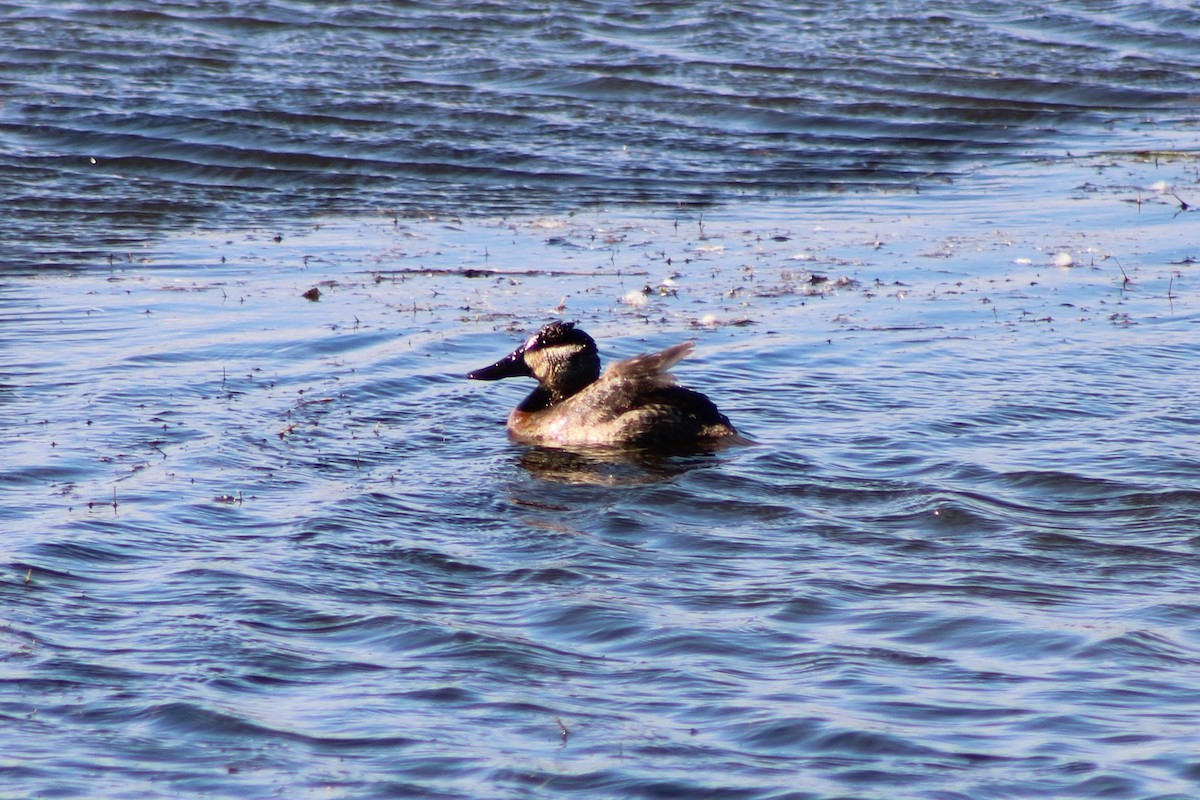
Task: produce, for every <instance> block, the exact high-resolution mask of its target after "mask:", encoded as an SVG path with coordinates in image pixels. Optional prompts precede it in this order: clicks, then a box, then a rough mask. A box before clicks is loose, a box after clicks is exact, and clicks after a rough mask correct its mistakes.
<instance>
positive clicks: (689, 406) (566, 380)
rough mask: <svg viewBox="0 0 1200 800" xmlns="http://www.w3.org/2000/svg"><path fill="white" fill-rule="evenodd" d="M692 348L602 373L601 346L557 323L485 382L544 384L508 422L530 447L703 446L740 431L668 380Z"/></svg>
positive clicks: (484, 374) (480, 372)
mask: <svg viewBox="0 0 1200 800" xmlns="http://www.w3.org/2000/svg"><path fill="white" fill-rule="evenodd" d="M692 347H693V345H692V343H691V342H684V343H682V344H677V345H674V346H673V347H668V348H667V349H666V350H663V351H661V352H658V353H648V354H643V355H640V356H634V357H633V358H628V359H625V360H624V361H618V362H616V363H615V364H612V365H610V366H609V368H608V369H607V370H606V371H605V373H604V374H603V375H601V374H600V355H599V353H597V352H596V342H595V341H594V340H593V339H592V337H591V336H588V335H587V334H586V333H584V332H583V331H582V330H580V329H579V328H576V327H575V323H573V322H551V323H550V324H549V325H546V326H545V327H543V328H542V329H541V330H540V331H538V332H537V333H535V334H534V335H533V336H530V337H529V339H528V340H527V341H526V342H525V344H523V345H521V346H520V347H518V348H517V349H516V350H514V351H512V353H510V354H509V355H507V356H505V357H504V358H502V359H500V360H499V361H497V362H496V363H495V364H492V365H491V366H490V367H484V368H483V369H477V370H475V371H474V372H472V373H470V374H469V375H467V377H468V378H470V379H472V380H477V381H494V380H498V379H500V378H518V377H520V378H536V379H537V382H538V386H537V388H536V389H534V390H533V392H532V393H530V395H529V396H528V397H526V398H525V399H524V400H523V401H521V404H520V405H518V406H517V408H516V409H515V410H514V411H513V412H512V414H511V415H510V416H509V418H508V433H509V436H511V437H512V438H513V439H514V440H516V441H518V442H522V443H524V444H549V445H556V444H557V445H643V446H658V447H672V446H676V447H679V446H684V447H689V446H695V445H697V444H701V443H704V442H714V441H717V440H721V439H725V438H727V437H736V436H737V431H736V430H734V427H733V425H731V424H730V423H729V420H728V418H726V416H725V415H724V414H722V413H721V412H720V411H718V410H717V407H716V406H715V405H713V402H712V401H711V400H709V399H708V398H707V397H705V396H704V395H702V394H700V393H699V392H696V391H693V390H691V389H687V388H684V387H683V386H680V385H679V384H678V383H676V382H675V378H674V377H673V376H671V375H670V374H668V373H667V370H669V369H670V368H671V367H673V366H674V365H675V364H676V363H678V362H679V360H680V359H682V358H683V357H684V356H686V355H687V354H688V353H690V352H691V351H692Z"/></svg>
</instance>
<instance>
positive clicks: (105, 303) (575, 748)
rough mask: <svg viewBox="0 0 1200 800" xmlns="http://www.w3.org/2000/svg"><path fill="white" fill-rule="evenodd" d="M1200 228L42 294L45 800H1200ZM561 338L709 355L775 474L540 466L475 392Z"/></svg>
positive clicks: (984, 178)
mask: <svg viewBox="0 0 1200 800" xmlns="http://www.w3.org/2000/svg"><path fill="white" fill-rule="evenodd" d="M1034 178H1036V179H1034ZM1156 187H1157V188H1156ZM1196 193H1197V184H1196V178H1195V162H1194V161H1193V160H1188V159H1176V160H1173V161H1159V162H1158V163H1155V162H1154V160H1153V159H1135V158H1131V157H1128V156H1116V155H1114V156H1111V157H1105V158H1102V159H1095V160H1091V161H1087V162H1070V161H1063V162H1047V163H1046V164H1044V165H1042V166H1041V167H1040V168H1039V174H1037V175H1036V176H1031V175H1030V172H1029V170H1028V169H1026V168H1024V167H1019V166H1014V167H1012V168H1011V169H1008V170H1002V171H991V172H986V173H982V174H980V175H979V176H977V177H976V178H975V179H974V180H973V181H971V182H967V183H965V184H964V185H963V186H962V188H961V191H960V192H959V193H957V194H953V193H948V194H946V195H943V196H941V197H939V198H933V199H930V200H929V201H928V202H927V203H922V202H920V201H919V200H918V201H914V200H913V199H912V198H908V199H907V200H904V201H901V200H900V199H897V198H887V197H878V198H876V199H875V200H874V201H873V202H871V203H864V202H863V201H862V199H860V198H842V199H829V200H828V201H827V202H824V203H821V204H805V205H794V204H793V205H789V206H782V205H776V206H771V207H767V208H762V207H758V208H756V209H755V215H754V216H753V217H747V216H741V215H739V213H738V212H737V211H736V210H726V211H725V212H723V213H713V214H706V215H703V216H700V215H696V214H684V215H679V216H672V215H669V214H657V215H656V214H643V215H634V214H631V213H629V212H628V211H612V212H605V211H597V210H594V209H593V210H589V211H581V212H578V213H576V214H574V215H566V214H564V215H555V216H544V217H530V216H522V217H513V218H506V219H499V218H497V219H490V220H470V219H466V220H464V219H457V218H453V217H448V216H439V217H435V218H417V217H413V216H391V215H375V216H362V217H354V218H329V219H326V220H322V221H321V223H320V224H319V225H313V226H310V227H309V228H307V229H306V230H304V231H300V232H292V231H287V232H284V234H283V235H279V233H280V232H279V231H277V230H272V229H257V228H256V229H252V230H247V229H239V228H231V229H229V230H227V231H225V232H222V233H221V234H219V235H214V234H196V235H194V236H177V237H173V238H171V239H169V240H167V241H164V242H162V243H161V244H158V245H155V246H150V247H144V248H140V249H137V250H132V249H120V250H117V249H114V250H113V251H112V252H111V254H106V255H105V256H102V257H100V258H98V259H97V260H96V262H95V263H93V264H90V265H89V266H88V268H87V269H82V270H77V271H64V272H59V273H54V274H43V275H40V276H34V277H12V278H7V279H6V280H5V284H4V286H3V294H2V297H3V300H2V303H3V307H2V309H0V312H2V313H3V315H4V319H5V323H4V324H5V332H6V335H5V339H4V343H3V351H2V352H3V353H4V356H5V358H4V365H5V366H4V373H3V376H2V377H0V408H2V410H3V413H4V418H5V425H4V428H3V433H2V434H0V436H2V440H0V441H2V446H3V452H4V460H3V466H2V468H0V488H2V490H3V504H2V506H0V519H2V524H3V529H4V531H5V535H4V537H3V541H2V542H0V554H2V557H0V561H2V562H3V564H4V578H3V581H0V594H2V595H3V598H4V603H3V607H4V609H5V610H4V612H3V616H2V617H0V714H2V715H3V717H4V720H5V727H6V731H7V732H6V734H5V735H4V736H3V740H4V743H5V744H4V747H3V748H0V773H2V774H3V776H4V782H5V785H6V786H10V787H14V786H15V787H20V789H19V790H18V791H19V792H20V793H21V794H23V795H29V796H38V795H41V796H60V797H67V796H80V797H82V796H88V797H96V796H141V797H178V796H190V795H201V796H203V795H220V796H241V797H258V796H269V795H286V796H289V797H304V796H313V797H317V796H319V797H354V798H364V797H397V796H414V797H447V798H451V797H453V798H459V797H461V798H475V797H581V796H594V797H646V798H649V797H702V796H710V797H731V798H733V797H740V798H780V797H789V798H833V797H880V798H882V797H888V798H894V797H913V798H929V799H930V800H934V799H935V798H936V800H945V799H946V798H982V797H1016V796H1019V797H1089V798H1090V797H1098V796H1104V797H1116V798H1148V797H1156V798H1185V797H1190V796H1192V795H1193V794H1194V787H1195V785H1196V782H1197V781H1198V780H1200V766H1198V765H1197V761H1196V755H1195V752H1194V748H1193V747H1191V746H1190V742H1191V741H1192V740H1193V739H1194V735H1195V730H1196V724H1197V720H1198V719H1200V692H1198V691H1197V688H1196V687H1197V684H1196V680H1195V674H1196V671H1197V667H1198V666H1200V664H1198V661H1200V650H1198V648H1200V627H1198V626H1197V618H1198V617H1197V615H1198V613H1200V608H1198V607H1197V603H1196V599H1195V598H1196V597H1197V593H1198V590H1200V572H1198V570H1197V562H1196V547H1197V545H1198V544H1200V540H1198V539H1197V533H1196V531H1197V527H1196V523H1197V520H1198V519H1200V487H1198V485H1197V476H1198V475H1200V460H1198V457H1197V453H1200V436H1198V434H1197V430H1198V428H1197V425H1198V423H1200V410H1198V408H1197V404H1196V400H1195V392H1194V384H1195V380H1194V378H1195V376H1194V372H1195V369H1194V367H1195V364H1196V363H1197V357H1198V356H1200V353H1198V352H1197V344H1196V341H1197V337H1196V333H1197V322H1198V320H1200V316H1198V313H1200V312H1198V301H1197V297H1198V294H1197V292H1198V291H1200V284H1198V283H1197V281H1196V274H1195V269H1196V266H1195V264H1196V259H1197V258H1200V252H1197V245H1196V240H1195V237H1194V235H1193V233H1194V228H1195V222H1194V220H1195V212H1194V210H1193V209H1192V206H1191V205H1190V201H1191V200H1192V199H1193V198H1194V197H1195V195H1196ZM1048 210H1051V211H1052V212H1053V213H1052V214H1048V213H1047V211H1048ZM109 255H111V259H110V258H109ZM310 298H311V299H310ZM552 318H566V319H573V320H578V322H579V324H580V325H581V326H582V327H584V328H586V329H587V330H588V331H589V332H590V333H592V334H593V335H594V336H595V337H596V338H597V339H598V341H599V342H600V344H601V348H602V355H603V356H604V358H605V359H606V360H611V359H614V358H620V357H624V356H628V355H632V354H634V353H637V352H642V351H647V350H651V349H654V348H658V347H662V346H665V345H668V344H672V343H674V342H677V341H679V340H681V339H685V338H694V339H695V340H696V343H697V347H696V352H695V354H694V356H693V357H691V358H689V359H688V360H686V361H684V362H682V363H681V364H680V365H679V366H678V367H677V368H676V372H677V374H678V375H679V377H680V378H681V379H682V380H683V381H684V382H685V383H688V384H690V385H693V386H695V387H697V388H699V389H701V390H703V391H704V392H706V393H708V394H709V395H710V396H711V397H712V398H713V399H714V400H715V401H716V402H717V403H718V405H719V406H720V407H721V409H722V410H723V411H724V412H725V413H727V414H728V415H729V416H730V417H731V419H733V420H734V422H735V424H737V425H738V426H739V428H740V429H742V430H743V431H745V432H746V433H747V434H748V435H749V436H751V437H753V438H754V439H755V441H756V444H754V445H750V446H743V447H735V448H729V449H725V450H722V451H719V452H715V453H699V454H690V455H680V456H667V457H662V456H655V455H653V454H608V455H607V456H605V457H598V456H596V455H595V454H588V453H571V452H563V451H555V450H542V449H531V448H524V447H518V446H514V445H512V444H510V443H509V442H508V440H507V438H506V436H505V432H504V428H503V421H504V418H505V416H506V415H507V413H508V410H509V409H510V408H511V407H512V406H513V405H515V403H516V402H517V401H518V400H519V399H520V398H521V397H522V396H523V394H524V392H525V391H527V390H528V387H527V386H526V387H521V386H516V385H506V384H505V383H502V384H486V385H480V384H474V383H469V382H467V381H466V380H465V379H464V376H465V373H466V372H467V371H469V370H470V369H473V368H476V367H479V366H481V365H483V364H486V363H489V362H490V361H492V360H494V359H495V358H497V357H499V356H501V355H503V354H504V353H506V352H508V351H509V350H510V349H511V348H512V346H514V344H516V343H518V342H520V341H521V340H522V339H523V338H524V337H525V336H526V335H527V334H528V332H529V331H530V330H533V329H535V328H536V327H537V326H539V325H540V324H542V323H543V322H545V321H546V320H548V319H552ZM506 383H511V382H506Z"/></svg>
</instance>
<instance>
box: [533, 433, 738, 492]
mask: <svg viewBox="0 0 1200 800" xmlns="http://www.w3.org/2000/svg"><path fill="white" fill-rule="evenodd" d="M728 446H730V445H721V444H710V445H707V446H701V445H696V446H694V447H690V448H685V447H680V448H677V449H673V450H670V451H665V450H662V449H657V450H654V449H644V448H628V447H626V448H622V447H577V448H568V447H527V448H522V449H521V454H520V456H518V458H517V463H518V464H519V465H520V466H521V468H522V469H524V470H526V471H527V472H528V473H529V474H530V475H533V476H535V477H537V478H540V479H542V480H547V481H554V482H557V483H590V484H597V485H606V486H622V485H629V484H639V483H659V482H662V481H666V480H670V479H671V478H674V477H676V476H679V475H682V474H684V473H686V472H690V471H691V470H694V469H700V468H702V467H712V466H715V465H716V464H717V461H718V458H719V455H718V454H719V453H720V451H722V450H724V449H725V448H726V447H728ZM524 502H532V501H524Z"/></svg>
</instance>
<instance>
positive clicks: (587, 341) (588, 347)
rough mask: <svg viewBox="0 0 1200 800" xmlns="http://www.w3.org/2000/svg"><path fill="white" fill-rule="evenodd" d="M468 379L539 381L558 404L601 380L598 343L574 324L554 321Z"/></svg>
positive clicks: (471, 374) (473, 373) (468, 375)
mask: <svg viewBox="0 0 1200 800" xmlns="http://www.w3.org/2000/svg"><path fill="white" fill-rule="evenodd" d="M467 377H468V378H470V379H471V380H476V381H494V380H499V379H501V378H537V380H538V383H539V384H541V386H542V387H543V388H544V389H546V390H547V391H549V392H550V393H551V395H553V396H554V398H555V400H556V401H557V400H560V399H563V398H565V397H570V396H571V395H572V394H574V393H575V392H578V391H579V390H580V389H582V388H583V387H584V386H587V385H588V384H589V383H591V382H593V381H594V380H596V378H598V377H600V356H599V354H598V353H597V352H596V342H595V340H594V339H592V337H591V336H588V335H587V334H586V333H584V332H583V331H582V330H580V329H579V328H576V327H575V323H573V322H551V323H550V324H549V325H545V326H543V327H542V329H541V330H539V331H538V332H537V333H535V334H534V335H533V336H530V337H529V338H528V339H527V340H526V341H525V343H524V344H523V345H521V346H520V347H518V348H517V349H516V350H514V351H512V352H511V353H509V354H508V355H507V356H505V357H504V358H502V359H500V360H499V361H497V362H496V363H495V364H492V365H491V366H487V367H484V368H483V369H477V370H475V371H474V372H471V373H468V374H467Z"/></svg>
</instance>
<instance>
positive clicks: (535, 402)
mask: <svg viewBox="0 0 1200 800" xmlns="http://www.w3.org/2000/svg"><path fill="white" fill-rule="evenodd" d="M554 402H555V401H554V395H552V394H550V392H549V391H548V390H546V389H543V388H542V387H541V386H539V387H537V388H536V389H534V390H533V391H532V392H530V393H529V396H528V397H526V398H525V399H524V400H522V401H521V402H520V404H519V405H518V406H517V411H524V412H525V413H527V414H528V413H532V412H534V411H541V410H542V409H543V408H546V407H548V406H550V405H553V403H554Z"/></svg>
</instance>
